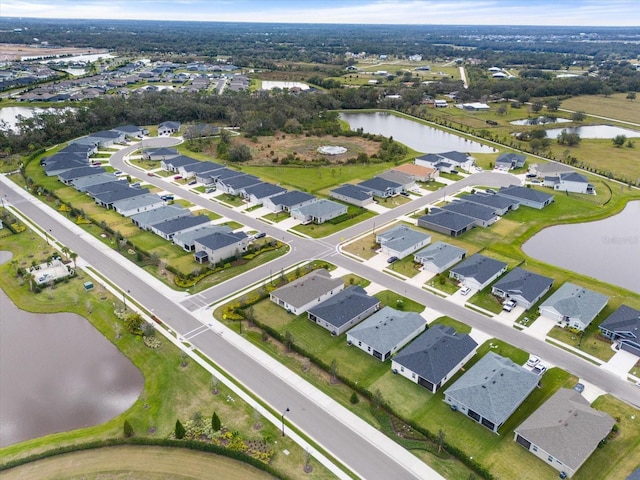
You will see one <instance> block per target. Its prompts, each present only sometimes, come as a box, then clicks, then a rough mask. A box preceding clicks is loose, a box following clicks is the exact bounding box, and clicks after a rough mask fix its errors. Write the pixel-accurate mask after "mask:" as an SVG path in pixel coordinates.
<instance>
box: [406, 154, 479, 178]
mask: <svg viewBox="0 0 640 480" xmlns="http://www.w3.org/2000/svg"><path fill="white" fill-rule="evenodd" d="M474 162H475V159H474V158H473V157H471V156H469V155H467V154H466V153H462V152H456V151H450V152H444V153H428V154H427V155H423V156H421V157H417V158H416V159H415V164H416V165H420V166H423V167H430V168H435V169H436V170H438V171H440V172H445V173H450V172H451V171H452V170H455V169H457V168H459V169H461V170H470V169H471V167H472V166H473V164H474Z"/></svg>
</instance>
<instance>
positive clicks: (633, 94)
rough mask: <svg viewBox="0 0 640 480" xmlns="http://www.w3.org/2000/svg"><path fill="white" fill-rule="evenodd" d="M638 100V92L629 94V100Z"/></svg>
mask: <svg viewBox="0 0 640 480" xmlns="http://www.w3.org/2000/svg"><path fill="white" fill-rule="evenodd" d="M635 99H636V92H629V93H627V100H631V101H633V100H635Z"/></svg>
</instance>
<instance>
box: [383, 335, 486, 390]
mask: <svg viewBox="0 0 640 480" xmlns="http://www.w3.org/2000/svg"><path fill="white" fill-rule="evenodd" d="M476 348H478V344H477V343H476V342H475V340H473V339H472V338H471V337H470V336H469V335H467V334H459V333H457V332H456V330H455V329H454V328H453V327H447V326H445V325H433V326H432V327H430V328H429V329H428V330H427V331H425V332H423V333H421V334H420V336H419V337H418V338H416V339H415V340H414V341H413V342H411V343H410V344H409V345H407V346H406V347H405V348H403V349H402V350H401V351H400V353H398V354H397V355H396V356H395V357H393V359H392V360H391V370H392V371H393V373H396V374H400V375H402V376H403V377H405V378H408V379H409V380H411V381H412V382H414V383H417V384H418V385H420V386H422V387H424V388H426V389H427V390H429V391H430V392H431V393H436V391H437V390H438V389H439V388H440V387H442V386H443V385H444V384H445V383H447V381H448V380H449V379H450V378H451V377H452V376H453V375H454V374H455V373H456V372H457V371H458V370H460V368H462V366H463V365H464V364H465V363H467V362H468V361H469V360H470V359H471V357H473V356H474V355H475V353H476Z"/></svg>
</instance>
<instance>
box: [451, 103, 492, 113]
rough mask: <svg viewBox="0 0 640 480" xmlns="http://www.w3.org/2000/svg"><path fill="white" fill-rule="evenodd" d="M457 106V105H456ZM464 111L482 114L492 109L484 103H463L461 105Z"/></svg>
mask: <svg viewBox="0 0 640 480" xmlns="http://www.w3.org/2000/svg"><path fill="white" fill-rule="evenodd" d="M456 106H457V105H456ZM460 106H461V108H462V109H463V110H470V111H472V112H480V111H487V110H491V107H490V106H489V105H487V104H486V103H482V102H470V103H462V104H460Z"/></svg>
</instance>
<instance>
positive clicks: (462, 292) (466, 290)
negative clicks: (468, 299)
mask: <svg viewBox="0 0 640 480" xmlns="http://www.w3.org/2000/svg"><path fill="white" fill-rule="evenodd" d="M470 291H471V288H470V287H467V286H464V287H462V288H461V289H460V295H469V292H470Z"/></svg>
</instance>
